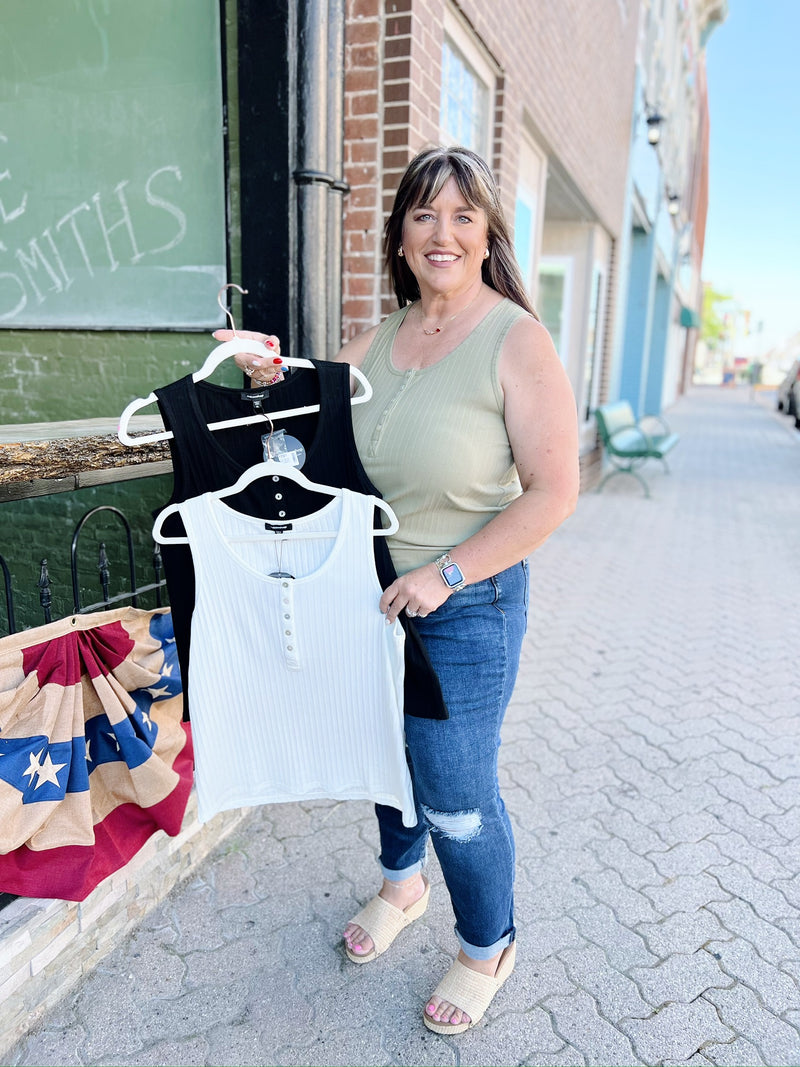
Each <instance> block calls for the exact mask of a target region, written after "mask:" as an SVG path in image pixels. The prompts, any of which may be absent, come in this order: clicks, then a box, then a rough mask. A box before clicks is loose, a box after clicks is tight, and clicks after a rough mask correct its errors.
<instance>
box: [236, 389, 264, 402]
mask: <svg viewBox="0 0 800 1067" xmlns="http://www.w3.org/2000/svg"><path fill="white" fill-rule="evenodd" d="M268 396H269V388H268V387H267V386H264V387H263V388H262V389H242V391H241V392H240V393H239V397H240V399H241V400H266V399H267V397H268Z"/></svg>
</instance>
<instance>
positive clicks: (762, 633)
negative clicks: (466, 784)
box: [4, 387, 800, 1067]
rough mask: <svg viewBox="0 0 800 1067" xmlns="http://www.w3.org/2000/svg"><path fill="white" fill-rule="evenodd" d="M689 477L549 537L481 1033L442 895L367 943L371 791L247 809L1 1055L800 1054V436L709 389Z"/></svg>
mask: <svg viewBox="0 0 800 1067" xmlns="http://www.w3.org/2000/svg"><path fill="white" fill-rule="evenodd" d="M668 417H669V421H670V423H671V426H672V428H673V429H675V430H677V431H678V432H679V433H680V434H681V443H680V444H679V446H678V447H677V449H675V450H674V451H673V452H672V454H671V455H670V465H671V467H672V471H673V473H672V474H671V475H666V474H663V473H661V471H660V468H659V464H657V463H653V462H651V463H650V464H648V466H647V468H646V472H647V473H646V477H647V478H648V481H649V483H650V488H651V493H652V498H651V499H650V500H646V499H644V497H643V495H642V491H641V488H640V487H639V486H638V484H637V483H636V482H635V481H634V479H632V478H625V477H622V476H620V477H618V478H614V479H612V481H611V482H610V483H608V485H607V486H606V488H605V489H604V490H603V492H602V494H599V495H598V494H596V493H593V492H589V493H586V494H584V495H583V496H582V497H581V500H580V503H579V506H578V510H577V512H576V514H575V515H574V516H573V517H572V519H570V521H569V522H568V523H567V524H566V526H565V527H564V528H563V530H561V531H560V532H559V533H558V534H556V535H555V536H554V537H553V538H552V539H551V541H550V542H549V543H548V544H546V545H545V546H544V547H543V548H542V549H541V550H540V551H539V552H537V553H536V555H535V557H534V559H533V561H532V572H531V575H532V581H531V588H532V603H531V619H530V625H529V632H528V637H527V639H526V645H525V648H524V652H523V667H522V671H521V675H520V679H519V683H518V686H517V690H516V693H515V696H514V700H513V703H512V706H511V708H510V711H509V715H508V718H507V721H506V727H505V730H504V740H505V744H504V747H503V750H502V752H501V761H502V778H503V782H504V789H505V799H506V804H507V806H508V808H509V810H510V812H511V815H512V818H513V821H514V825H515V832H516V835H517V850H518V864H519V873H518V888H517V911H518V915H517V921H518V937H519V947H520V951H519V955H518V964H517V970H516V972H515V974H514V976H513V977H512V979H511V980H510V981H509V983H508V984H507V986H506V987H505V988H504V989H503V990H502V992H501V993H500V994H499V995H498V997H497V998H496V1000H495V1002H494V1004H493V1005H492V1007H491V1008H490V1010H489V1012H488V1013H487V1015H486V1017H485V1019H484V1021H483V1023H482V1024H481V1025H480V1026H479V1027H477V1028H476V1029H475V1030H472V1031H470V1032H469V1033H467V1034H465V1035H463V1036H461V1037H458V1038H439V1037H437V1036H436V1035H434V1034H431V1033H429V1032H428V1031H427V1030H426V1029H425V1027H424V1026H423V1024H422V1020H421V1012H422V1007H423V1005H424V1003H425V998H426V996H427V995H428V994H429V993H430V992H431V990H432V988H433V986H434V985H435V983H436V981H437V980H438V978H439V976H440V975H441V974H443V973H444V971H445V970H446V968H447V966H448V960H449V957H450V956H451V955H452V953H453V952H454V951H455V939H454V936H453V933H452V915H451V913H450V910H449V905H448V904H447V902H446V894H445V892H444V887H443V885H442V884H441V875H440V873H439V870H438V867H437V866H436V865H435V862H434V863H432V865H431V870H430V872H429V873H430V876H431V881H432V884H433V890H432V897H431V906H430V908H429V910H428V912H427V913H426V915H425V917H424V919H423V920H421V921H420V922H418V923H416V924H415V925H414V926H413V927H412V928H411V929H410V930H409V931H407V932H405V934H404V935H402V936H401V937H400V938H399V939H398V941H397V942H396V944H395V945H394V946H393V948H392V950H391V951H390V952H389V953H387V955H386V956H384V957H382V958H381V959H380V960H378V961H376V962H375V963H374V964H371V965H369V966H364V967H356V966H353V965H352V964H350V963H349V962H348V961H347V959H346V957H345V956H344V953H343V952H342V950H341V943H340V931H341V929H342V928H343V927H344V925H345V923H346V922H347V920H348V919H349V918H350V916H351V915H352V914H353V913H354V912H355V911H356V910H358V908H359V906H360V905H361V904H362V903H363V902H364V901H365V900H366V899H368V898H369V897H370V896H371V895H372V893H373V892H374V890H375V888H376V885H377V880H378V876H377V873H376V868H375V866H374V864H373V859H372V857H373V853H374V849H375V843H376V833H375V826H374V820H373V818H372V814H371V808H370V806H369V805H367V804H358V803H345V804H335V803H315V804H309V805H278V806H274V807H269V808H262V809H257V810H254V812H253V813H252V815H251V816H250V817H249V819H248V821H247V822H246V823H245V824H244V826H243V827H240V828H239V829H238V830H236V831H235V832H234V833H233V835H232V836H231V837H230V838H229V839H228V840H227V841H226V842H225V843H224V845H223V846H221V847H220V849H219V850H218V851H217V852H216V853H214V854H213V855H212V856H211V858H210V859H209V860H208V861H207V862H206V863H205V865H204V867H203V868H202V869H201V871H200V873H199V875H198V876H196V877H194V878H193V879H192V880H191V881H190V882H188V883H186V884H184V885H183V886H182V887H180V888H179V889H178V890H176V891H174V892H173V894H172V895H171V896H170V897H169V898H168V899H167V900H166V901H165V902H164V903H163V904H162V905H161V906H160V907H159V908H157V909H156V910H155V911H153V912H151V913H150V915H149V916H148V917H147V918H146V919H145V921H144V924H143V925H142V927H141V928H140V930H139V931H138V932H137V933H136V934H135V935H134V936H133V938H132V939H130V940H128V941H127V942H126V943H124V944H122V945H120V947H119V949H118V950H116V951H115V952H113V953H112V954H111V955H109V956H107V957H106V959H105V960H104V961H103V963H102V964H101V965H100V966H99V967H98V968H97V970H96V971H94V972H93V973H92V974H91V975H90V976H89V977H88V978H86V979H85V980H84V981H83V983H82V985H81V986H79V987H78V991H77V993H75V994H74V995H73V996H72V997H71V998H70V999H69V1000H68V1001H67V1002H65V1003H63V1004H62V1005H61V1006H60V1007H59V1008H57V1009H56V1010H55V1011H54V1012H52V1013H51V1014H50V1016H49V1017H47V1019H46V1020H45V1022H44V1024H43V1025H42V1026H41V1027H40V1028H39V1029H38V1030H37V1031H36V1032H35V1033H32V1034H30V1035H28V1037H27V1038H26V1039H25V1040H24V1041H23V1042H21V1043H20V1044H18V1045H17V1046H16V1047H15V1048H14V1049H13V1050H12V1052H11V1054H10V1056H9V1058H7V1059H6V1060H5V1061H4V1062H5V1063H7V1064H14V1065H16V1064H26V1065H27V1064H30V1065H34V1064H36V1065H47V1064H57V1065H68V1064H134V1065H144V1064H161V1065H165V1064H223V1065H225V1064H227V1065H233V1064H261V1065H268V1064H269V1065H275V1064H293V1065H311V1064H319V1065H326V1064H343V1065H372V1064H375V1065H382V1064H386V1065H389V1064H391V1065H394V1064H397V1065H410V1067H413V1065H438V1064H448V1065H449V1064H452V1065H460V1067H462V1065H489V1064H499V1065H510V1064H530V1065H535V1064H570V1065H572V1064H575V1065H578V1064H584V1063H585V1064H598V1065H599V1064H654V1065H655V1064H684V1063H687V1064H688V1063H690V1064H692V1065H697V1067H700V1065H703V1067H705V1065H707V1064H733V1065H750V1064H768V1065H771V1067H777V1065H781V1064H786V1065H791V1064H798V1063H800V873H798V872H800V795H799V793H798V790H800V719H798V715H797V711H798V668H799V667H800V646H798V613H800V566H798V561H799V557H800V551H799V549H798V546H800V433H797V432H796V431H795V430H794V429H793V428H792V424H791V421H790V420H787V419H784V418H783V417H779V416H777V415H776V414H774V413H773V410H772V405H771V400H770V394H764V393H762V394H758V395H757V396H756V397H755V398H751V397H750V395H749V393H748V391H747V390H744V389H739V390H722V389H718V388H712V387H707V388H702V389H700V388H698V389H696V390H695V391H694V392H693V393H692V394H690V395H689V396H688V397H684V398H682V399H681V400H680V401H679V403H678V404H677V405H676V407H675V408H674V409H673V410H672V411H671V412H669V414H668Z"/></svg>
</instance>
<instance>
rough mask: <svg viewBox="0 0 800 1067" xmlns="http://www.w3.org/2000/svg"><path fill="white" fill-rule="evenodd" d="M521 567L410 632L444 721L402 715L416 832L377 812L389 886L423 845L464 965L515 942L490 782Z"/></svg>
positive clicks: (516, 636)
mask: <svg viewBox="0 0 800 1067" xmlns="http://www.w3.org/2000/svg"><path fill="white" fill-rule="evenodd" d="M527 607H528V567H527V564H526V563H525V562H523V563H518V564H516V565H515V566H513V567H509V569H508V570H505V571H502V572H501V573H500V574H497V575H495V576H494V577H493V578H487V579H486V580H485V581H483V582H477V583H475V584H474V585H468V586H466V588H464V589H461V590H459V592H457V593H454V594H453V595H452V596H451V597H450V598H449V599H448V600H447V601H446V602H445V603H444V604H442V606H441V607H440V608H438V609H437V610H436V611H434V612H432V613H431V614H430V615H428V616H427V617H426V618H424V619H417V620H416V623H417V628H418V630H419V632H420V635H421V637H422V640H423V642H424V644H425V647H426V649H427V651H428V655H429V656H430V659H431V662H432V664H433V667H434V669H435V671H436V673H437V675H438V676H439V680H440V682H441V685H442V692H443V694H444V699H445V703H446V705H447V709H448V711H449V713H450V717H449V719H445V720H439V719H424V718H417V717H415V716H410V715H407V716H406V719H405V728H406V746H407V755H408V761H409V766H410V769H411V779H412V781H413V783H414V797H415V802H416V808H417V819H418V823H417V825H416V826H414V827H410V828H409V827H405V826H403V823H402V820H401V817H400V812H399V811H398V810H397V809H396V808H390V807H386V806H384V805H380V804H379V805H376V811H377V814H378V825H379V828H380V839H381V855H380V863H381V869H382V871H383V875H384V877H385V878H387V879H389V881H402V880H403V879H405V878H409V877H410V876H411V875H413V874H415V873H417V872H418V871H420V870H421V869H422V867H423V864H424V861H425V853H426V847H427V842H428V836H429V835H430V837H431V840H432V842H433V847H434V848H435V850H436V855H437V856H438V857H439V862H440V864H441V867H442V872H443V874H444V880H445V883H446V885H447V889H448V891H449V893H450V899H451V901H452V904H453V911H454V912H455V917H456V927H455V929H456V936H457V937H458V940H459V942H460V943H461V947H462V948H463V950H464V952H465V953H466V954H467V955H468V956H470V957H471V958H472V959H491V957H492V956H494V955H496V953H498V952H499V951H500V950H501V949H503V948H505V947H506V945H508V944H510V943H511V942H512V941H513V940H514V934H515V930H514V837H513V834H512V830H511V824H510V822H509V818H508V814H507V812H506V809H505V805H504V804H503V801H502V798H501V797H500V791H499V786H498V781H497V753H498V749H499V747H500V727H501V725H502V722H503V716H504V715H505V711H506V707H507V706H508V702H509V700H510V699H511V693H512V691H513V689H514V683H515V681H516V677H517V669H518V666H519V654H520V648H521V646H522V639H523V637H524V635H525V626H526V622H527Z"/></svg>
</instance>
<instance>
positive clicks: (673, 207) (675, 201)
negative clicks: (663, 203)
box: [667, 193, 681, 216]
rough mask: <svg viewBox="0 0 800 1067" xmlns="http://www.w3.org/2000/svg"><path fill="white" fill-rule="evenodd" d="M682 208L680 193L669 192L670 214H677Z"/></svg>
mask: <svg viewBox="0 0 800 1067" xmlns="http://www.w3.org/2000/svg"><path fill="white" fill-rule="evenodd" d="M680 209H681V198H680V196H679V195H678V193H667V211H668V212H669V213H670V215H673V216H675V215H677V214H678V212H679V211H680Z"/></svg>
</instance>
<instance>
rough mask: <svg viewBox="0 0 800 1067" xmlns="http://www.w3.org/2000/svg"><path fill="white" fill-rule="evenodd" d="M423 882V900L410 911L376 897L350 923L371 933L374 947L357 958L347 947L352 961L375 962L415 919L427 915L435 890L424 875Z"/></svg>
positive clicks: (420, 899)
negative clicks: (429, 900) (432, 893)
mask: <svg viewBox="0 0 800 1067" xmlns="http://www.w3.org/2000/svg"><path fill="white" fill-rule="evenodd" d="M422 881H423V882H424V883H425V891H424V893H423V894H422V896H421V897H420V898H419V900H417V901H415V902H414V903H413V904H409V905H408V907H407V908H402V909H401V908H396V907H395V906H394V904H390V903H389V902H388V901H387V900H384V899H383V897H373V898H372V900H371V901H370V902H369V904H366V905H365V906H364V907H363V908H362V909H361V911H360V912H359V913H358V915H356V916H355V917H354V918H352V919H351V920H350V921H351V922H352V923H355V925H356V926H360V927H361V929H362V930H364V931H365V932H366V933H368V934H369V936H370V937H371V938H372V945H373V947H372V949H371V950H370V951H369V952H366V953H365V954H364V955H363V956H357V955H356V954H355V952H352V951H351V950H350V949H349V948H348V947H347V945H345V947H344V950H345V952H346V953H347V958H348V959H349V960H352V961H353V963H371V962H372V960H375V959H377V958H378V956H380V955H381V954H382V953H384V952H385V951H386V949H387V948H388V947H389V946H390V945H391V943H392V942H393V941H394V939H395V938H396V937H397V935H398V934H399V933H400V931H401V930H405V928H406V927H407V926H410V925H411V923H413V922H414V920H415V919H418V918H419V917H420V916H421V915H424V914H425V909H426V908H427V907H428V899H429V898H430V895H431V887H430V883H429V882H428V879H427V878H426V877H425V876H424V875H423V877H422Z"/></svg>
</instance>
